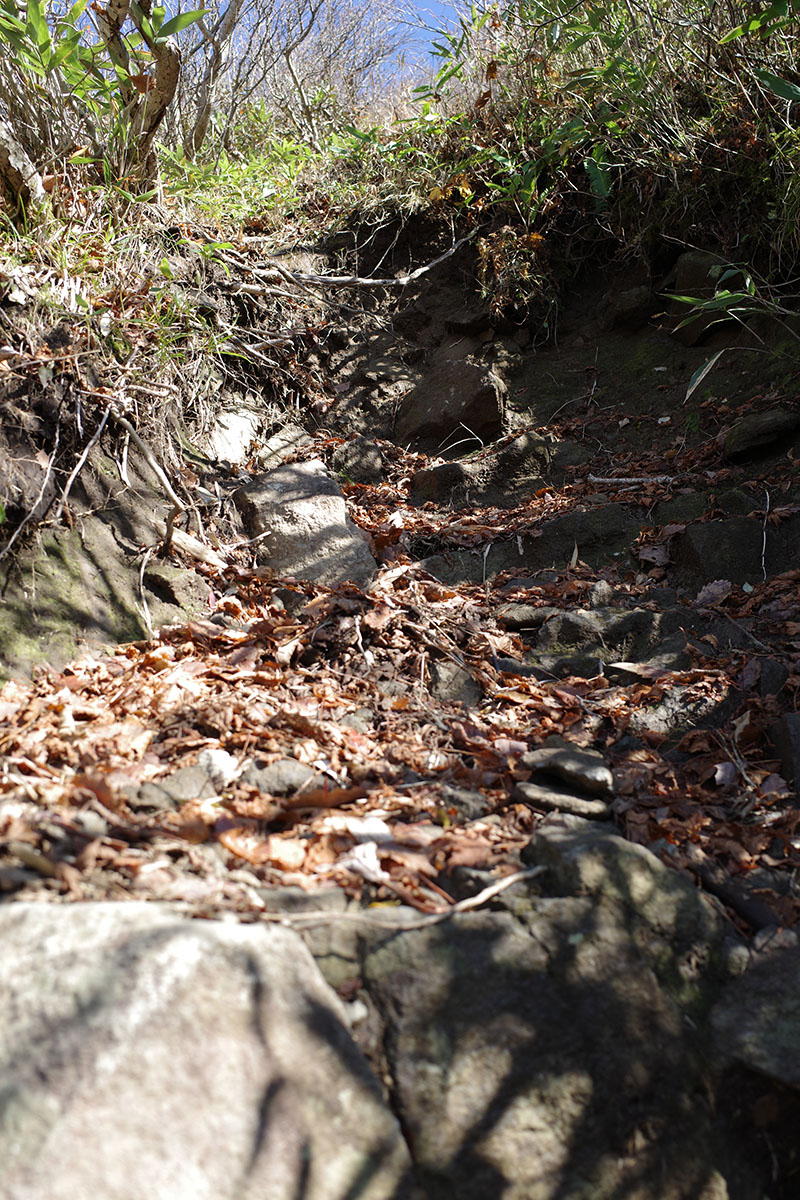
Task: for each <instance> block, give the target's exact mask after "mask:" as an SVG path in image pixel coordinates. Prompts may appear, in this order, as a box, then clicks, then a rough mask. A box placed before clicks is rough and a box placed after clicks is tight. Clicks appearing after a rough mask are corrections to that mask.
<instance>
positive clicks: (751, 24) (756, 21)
mask: <svg viewBox="0 0 800 1200" xmlns="http://www.w3.org/2000/svg"><path fill="white" fill-rule="evenodd" d="M788 10H789V4H788V0H776V3H775V4H770V6H769V8H765V9H764V11H763V12H761V13H758V14H757V16H755V17H751V18H750V20H749V21H743V22H742V24H741V25H737V26H736V28H735V29H732V30H731V31H730V33H726V34H725V36H724V37H721V38H720V39H719V44H720V46H725V45H727V43H728V42H732V41H734V40H735V39H736V38H740V37H744V35H745V34H746V33H759V32H760V31H761V30H762V29H763V31H764V33H771V32H772V31H773V29H775V28H776V26H777V25H778V24H779V23H781V22H782V21H783V20H785V18H786V15H787V13H788Z"/></svg>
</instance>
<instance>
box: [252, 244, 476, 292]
mask: <svg viewBox="0 0 800 1200" xmlns="http://www.w3.org/2000/svg"><path fill="white" fill-rule="evenodd" d="M475 232H477V231H473V232H472V233H469V234H467V236H466V237H463V238H459V240H458V241H457V242H454V243H453V245H452V246H451V247H450V249H449V250H445V252H444V254H440V255H439V257H438V258H434V260H433V262H429V263H426V264H425V266H423V267H417V268H416V270H414V271H411V273H410V274H408V275H403V276H401V278H399V279H397V278H395V277H394V276H393V277H391V278H389V279H370V278H368V277H362V276H360V275H306V274H304V273H302V272H295V271H287V270H286V268H285V267H278V266H275V269H276V270H277V271H279V272H280V274H281V275H283V277H284V279H290V280H291V281H292V282H293V283H298V284H300V285H301V286H303V285H306V286H307V285H309V284H312V285H316V286H317V287H357V288H370V287H399V288H404V287H408V286H409V285H410V284H412V283H415V282H416V281H417V280H418V279H419V278H421V276H423V275H427V273H428V271H432V270H433V268H434V267H438V266H439V263H443V262H445V261H446V259H448V258H451V257H452V256H453V255H454V254H455V253H456V251H458V250H460V249H461V247H462V246H464V245H466V243H467V242H469V241H471V240H472V238H474V236H475ZM271 265H273V264H271Z"/></svg>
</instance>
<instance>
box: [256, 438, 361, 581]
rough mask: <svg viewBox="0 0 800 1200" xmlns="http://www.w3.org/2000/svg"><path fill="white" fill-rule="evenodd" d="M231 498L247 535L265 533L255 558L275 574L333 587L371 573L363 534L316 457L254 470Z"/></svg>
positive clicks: (336, 487)
mask: <svg viewBox="0 0 800 1200" xmlns="http://www.w3.org/2000/svg"><path fill="white" fill-rule="evenodd" d="M233 498H234V502H235V503H236V507H237V508H238V509H239V511H240V512H241V514H242V518H243V520H244V524H245V528H246V529H247V532H248V534H249V535H250V537H261V536H262V535H263V534H266V535H267V536H266V537H264V538H263V541H262V542H261V543H260V546H259V561H260V562H262V563H263V564H264V565H266V566H268V567H270V568H271V569H272V570H273V571H274V573H275V575H276V576H278V577H280V576H284V575H288V576H292V577H294V578H296V579H309V580H312V581H313V582H314V583H324V584H328V585H330V586H335V585H336V584H337V583H345V582H351V583H357V584H360V585H365V584H367V583H368V582H369V581H370V579H371V578H372V576H373V574H374V573H375V569H376V563H375V559H374V558H373V557H372V555H371V554H370V552H369V549H368V547H367V543H366V540H365V538H364V535H363V533H361V531H360V530H359V529H357V528H356V526H355V525H353V523H352V522H351V521H350V519H349V517H348V515H347V507H346V505H345V501H344V496H343V495H342V493H341V490H340V489H339V487H338V485H337V484H336V482H335V481H334V480H333V479H332V478H331V476H330V475H329V473H328V470H327V468H326V466H325V464H324V463H323V462H322V461H321V460H320V459H312V461H311V462H301V463H292V464H291V465H290V466H285V467H278V468H277V470H275V471H269V472H268V473H267V474H266V475H260V476H258V478H256V479H254V480H253V482H252V483H249V484H247V485H246V486H245V487H242V488H239V490H238V491H237V492H235V493H234V497H233Z"/></svg>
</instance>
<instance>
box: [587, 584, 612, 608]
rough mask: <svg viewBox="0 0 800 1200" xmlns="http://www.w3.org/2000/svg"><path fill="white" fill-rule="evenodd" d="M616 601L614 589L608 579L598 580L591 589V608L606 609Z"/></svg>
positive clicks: (589, 598) (589, 599)
mask: <svg viewBox="0 0 800 1200" xmlns="http://www.w3.org/2000/svg"><path fill="white" fill-rule="evenodd" d="M613 599H614V589H613V588H612V586H611V584H610V583H609V582H608V581H607V580H606V579H598V580H597V583H593V584H592V586H591V588H590V589H589V596H588V601H589V608H606V607H607V606H608V605H609V604H610V603H611V601H612V600H613Z"/></svg>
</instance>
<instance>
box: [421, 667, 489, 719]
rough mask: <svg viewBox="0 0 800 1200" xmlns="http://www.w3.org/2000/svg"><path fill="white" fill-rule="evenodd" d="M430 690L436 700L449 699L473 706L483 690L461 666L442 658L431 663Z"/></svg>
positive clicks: (466, 706) (466, 705)
mask: <svg viewBox="0 0 800 1200" xmlns="http://www.w3.org/2000/svg"><path fill="white" fill-rule="evenodd" d="M430 672H431V678H430V690H431V695H432V696H435V697H436V699H437V700H450V701H456V703H459V704H463V705H464V707H465V708H473V707H474V706H475V705H476V704H478V703H479V702H480V700H481V698H482V697H483V691H482V689H481V688H480V687H479V686H478V684H477V683H476V682H475V680H474V679H473V678H472V676H471V675H470V673H469V671H466V670H465V669H464V668H463V667H460V666H459V665H458V663H454V662H451V661H450V660H449V659H444V660H442V661H440V662H434V663H431V668H430Z"/></svg>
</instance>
